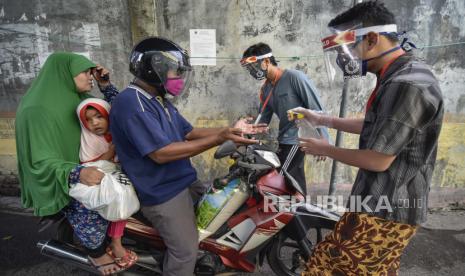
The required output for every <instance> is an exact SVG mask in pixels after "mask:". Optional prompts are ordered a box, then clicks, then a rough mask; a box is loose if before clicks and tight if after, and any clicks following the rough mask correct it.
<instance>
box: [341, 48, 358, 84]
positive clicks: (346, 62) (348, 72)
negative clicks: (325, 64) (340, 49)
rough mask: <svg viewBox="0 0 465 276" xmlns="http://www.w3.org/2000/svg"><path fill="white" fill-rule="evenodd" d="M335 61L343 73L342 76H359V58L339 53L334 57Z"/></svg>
mask: <svg viewBox="0 0 465 276" xmlns="http://www.w3.org/2000/svg"><path fill="white" fill-rule="evenodd" d="M336 63H337V65H338V66H339V68H340V69H341V70H342V72H343V73H344V78H347V77H360V76H361V74H360V73H361V72H360V63H361V60H357V59H352V58H350V56H348V55H346V54H344V53H339V54H338V55H337V58H336Z"/></svg>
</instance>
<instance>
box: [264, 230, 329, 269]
mask: <svg viewBox="0 0 465 276" xmlns="http://www.w3.org/2000/svg"><path fill="white" fill-rule="evenodd" d="M329 232H331V229H326V228H312V229H310V230H309V231H308V233H307V236H306V237H305V238H306V239H307V240H308V241H309V242H310V244H311V245H312V250H313V248H314V246H315V245H316V244H318V243H319V242H321V241H322V240H323V239H324V237H325V236H326V235H327V234H328V233H329ZM267 260H268V264H269V265H270V267H271V269H272V270H273V272H274V273H276V275H279V276H300V275H301V273H302V272H303V271H304V270H305V264H306V262H307V261H308V260H306V259H305V257H304V254H303V252H302V250H301V249H300V246H299V244H298V243H297V241H295V240H293V239H291V238H290V237H288V236H287V234H286V233H285V232H284V231H282V232H280V233H279V234H278V236H277V237H275V239H274V240H273V242H272V244H271V246H270V249H269V251H268V253H267Z"/></svg>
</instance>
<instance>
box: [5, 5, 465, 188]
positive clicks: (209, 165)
mask: <svg viewBox="0 0 465 276" xmlns="http://www.w3.org/2000/svg"><path fill="white" fill-rule="evenodd" d="M110 2H111V5H110ZM352 2H353V1H352V0H331V1H316V0H311V1H302V0H281V1H279V0H255V1H247V0H235V1H229V0H222V1H216V0H196V1H191V0H170V1H167V0H164V1H162V0H153V1H152V0H144V1H128V2H127V1H122V0H121V1H96V2H95V3H94V1H40V2H32V3H30V1H5V0H3V1H2V0H0V8H1V10H0V24H1V25H0V27H1V28H10V29H15V30H19V31H23V32H29V33H34V34H36V35H23V34H20V33H12V34H10V33H8V32H5V31H3V30H1V29H0V34H1V38H0V45H1V47H0V51H2V52H1V53H2V55H1V56H2V60H1V62H0V69H1V70H2V72H1V73H0V76H1V81H0V84H1V86H0V97H1V103H0V112H14V110H15V108H16V104H17V101H18V99H19V97H20V96H21V95H22V93H24V92H25V90H26V88H27V86H28V84H29V83H30V81H31V80H32V78H33V77H34V76H35V74H36V73H37V69H38V68H39V67H40V62H41V60H43V58H44V55H46V53H48V52H51V51H54V50H57V49H66V50H73V51H77V52H88V53H89V54H90V56H91V57H92V58H93V59H96V60H102V63H104V64H106V65H107V66H109V67H110V68H111V69H113V70H114V71H115V74H116V75H117V82H116V83H117V85H119V86H120V87H122V86H123V85H125V84H127V82H128V80H129V75H128V74H127V73H126V72H127V70H126V68H127V67H126V54H127V52H128V51H129V49H130V46H131V30H132V37H133V39H134V40H138V39H140V38H141V37H143V36H144V35H155V34H158V35H160V36H164V37H167V38H170V39H172V40H174V41H176V42H178V43H179V44H180V45H181V46H183V47H185V48H187V49H188V48H189V29H197V28H199V29H216V36H217V45H216V48H217V56H218V57H219V59H218V60H217V65H216V66H196V67H195V72H194V81H193V83H192V85H191V88H190V89H189V91H188V93H185V94H184V95H182V96H181V97H180V98H178V99H176V104H177V106H178V107H179V109H180V110H181V111H182V113H183V114H184V115H185V116H186V117H187V118H189V119H190V121H191V122H192V123H193V124H194V125H195V126H198V127H203V126H224V125H228V124H232V123H233V122H234V121H235V120H236V119H237V118H239V117H240V116H242V115H244V114H252V115H256V112H257V108H256V107H257V104H258V99H257V94H258V88H259V86H260V83H259V82H256V81H254V80H253V79H252V78H250V77H249V75H248V74H247V73H246V72H244V70H243V69H242V68H241V67H240V66H239V59H240V57H241V55H242V52H243V51H244V50H245V49H246V48H247V47H248V46H250V45H251V44H253V43H257V42H260V41H262V42H266V43H268V44H269V45H270V46H271V47H272V49H273V52H274V54H275V56H277V57H278V60H279V61H280V66H281V67H283V68H295V69H298V70H302V71H304V72H305V73H306V74H307V75H308V76H309V77H310V78H311V79H312V80H313V81H314V82H315V84H316V85H317V87H318V88H319V92H320V94H321V97H322V99H323V102H324V104H325V106H326V109H327V111H328V113H331V114H334V115H337V114H338V112H339V104H340V96H341V93H340V89H339V88H335V87H334V86H333V87H331V86H329V85H328V78H327V76H326V69H325V66H324V63H323V59H322V57H321V55H322V51H321V46H320V42H319V40H320V36H321V32H322V31H321V30H323V29H324V26H325V24H326V23H327V22H328V21H329V20H330V19H331V18H332V17H333V16H335V15H336V14H337V13H339V12H341V11H343V10H345V9H347V8H348V7H350V6H351V5H352ZM385 2H386V5H387V6H388V7H389V8H390V9H391V10H393V11H394V12H395V14H396V15H397V18H398V23H399V27H400V29H401V30H407V31H409V34H410V37H411V39H412V40H413V41H414V42H416V43H417V45H418V46H425V45H426V46H431V47H427V48H425V49H423V50H419V51H417V54H418V55H419V56H420V57H422V58H424V60H425V61H426V62H427V63H428V64H430V65H432V67H433V70H434V72H435V73H436V75H437V77H438V79H439V80H440V82H441V86H442V89H443V94H444V97H445V102H446V111H447V114H446V121H445V124H444V128H443V132H442V134H441V138H440V148H439V155H438V161H437V169H436V171H435V174H434V180H433V186H435V187H439V188H440V187H449V188H451V189H453V190H452V191H456V190H454V189H455V188H463V187H464V186H465V173H464V172H465V162H464V161H465V160H464V156H465V155H464V153H465V139H464V138H463V137H464V134H465V124H464V123H465V82H464V81H463V76H464V73H465V72H464V70H465V45H463V44H460V45H449V46H440V45H441V44H451V43H452V42H459V41H465V29H464V28H463V26H464V23H465V22H464V20H465V19H464V18H465V2H464V1H463V0H413V1H401V0H394V1H385ZM26 3H27V4H26ZM128 9H129V12H128ZM129 17H132V18H131V20H130V19H129ZM130 23H131V24H130ZM322 26H323V27H322ZM38 35H40V36H38ZM55 37H61V38H63V37H69V39H67V40H66V41H55ZM76 39H77V40H78V41H83V40H84V41H86V45H87V44H91V45H92V46H88V45H87V46H86V45H81V44H78V43H73V42H72V41H75V40H76ZM107 46H108V47H107ZM101 48H105V49H112V51H104V52H102V50H101ZM372 87H374V79H373V77H368V78H367V79H365V80H364V81H363V82H362V83H353V84H352V85H351V91H350V97H349V102H348V113H349V116H362V111H363V109H364V105H365V102H366V100H367V97H368V94H369V93H370V91H371V89H372ZM5 101H6V102H5ZM11 114H13V115H11ZM5 116H6V115H4V117H5ZM13 116H14V113H10V117H13ZM0 117H1V116H0ZM11 121H12V120H11V119H10V120H7V121H6V123H5V120H4V121H2V125H1V126H0V130H1V131H2V135H3V133H6V134H5V135H6V137H12V134H13V132H12V129H11ZM275 123H276V122H275ZM5 129H6V130H5ZM273 134H274V135H276V132H274V133H273ZM332 134H333V137H334V135H335V133H332ZM344 137H345V138H344V146H346V147H352V148H355V147H356V146H357V137H356V136H352V135H345V136H344ZM0 139H3V140H0V141H3V142H2V143H3V144H0V155H1V154H2V152H3V153H5V152H8V150H10V149H11V148H13V146H14V145H12V144H11V140H10V144H8V143H7V142H4V141H5V140H7V139H4V138H1V137H0ZM2 145H3V148H2ZM2 150H3V151H2ZM10 153H11V152H10ZM4 155H5V154H4ZM212 155H213V151H208V152H207V153H204V154H202V155H200V156H197V157H195V158H194V163H195V166H196V167H197V169H198V171H199V175H200V177H201V178H202V179H208V178H211V177H212V176H216V175H221V174H223V173H224V168H225V166H226V161H225V160H222V161H216V160H213V158H212ZM308 159H309V160H308V162H307V163H308V164H307V166H306V169H307V175H308V182H309V183H311V184H313V185H315V184H324V183H328V181H329V175H330V170H331V161H329V160H328V161H326V162H323V163H316V162H314V161H313V160H311V159H310V158H308ZM8 160H11V158H10V159H8ZM0 161H1V160H0ZM6 163H7V161H1V162H0V165H1V166H0V168H1V167H2V166H4V164H6ZM13 164H14V162H13ZM9 167H11V166H9ZM355 174H356V170H355V169H353V168H350V167H347V166H344V167H342V168H341V169H340V170H339V174H338V177H337V182H338V184H339V187H348V185H346V184H350V183H352V182H353V180H354V177H355ZM325 189H326V186H325Z"/></svg>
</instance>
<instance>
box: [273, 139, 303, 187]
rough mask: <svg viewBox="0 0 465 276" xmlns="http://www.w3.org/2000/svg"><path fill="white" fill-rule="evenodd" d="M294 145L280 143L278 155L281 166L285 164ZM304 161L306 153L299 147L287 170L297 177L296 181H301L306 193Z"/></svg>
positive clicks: (300, 183)
mask: <svg viewBox="0 0 465 276" xmlns="http://www.w3.org/2000/svg"><path fill="white" fill-rule="evenodd" d="M292 147H293V145H285V144H279V149H278V157H279V161H280V162H281V166H283V165H284V163H285V162H286V159H287V156H288V155H289V152H290V151H291V148H292ZM304 161H305V153H304V152H303V151H301V150H300V149H298V150H297V152H296V153H295V155H294V158H293V159H292V161H291V163H290V164H289V167H288V168H287V172H288V173H289V174H290V175H291V176H292V177H293V178H294V179H295V181H297V183H299V185H300V187H301V188H302V191H303V192H304V195H306V194H307V182H306V181H305V171H304Z"/></svg>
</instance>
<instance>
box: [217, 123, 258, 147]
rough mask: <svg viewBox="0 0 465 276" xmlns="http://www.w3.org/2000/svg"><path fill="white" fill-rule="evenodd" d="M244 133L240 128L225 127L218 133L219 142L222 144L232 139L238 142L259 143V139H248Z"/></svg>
mask: <svg viewBox="0 0 465 276" xmlns="http://www.w3.org/2000/svg"><path fill="white" fill-rule="evenodd" d="M243 134H244V133H243V132H242V130H241V129H240V128H229V127H226V128H224V129H223V130H222V131H221V132H220V133H219V134H218V144H222V143H224V142H225V141H227V140H231V141H233V142H234V143H236V144H246V145H249V144H257V143H258V142H259V141H257V140H253V139H246V138H244V137H242V135H243Z"/></svg>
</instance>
